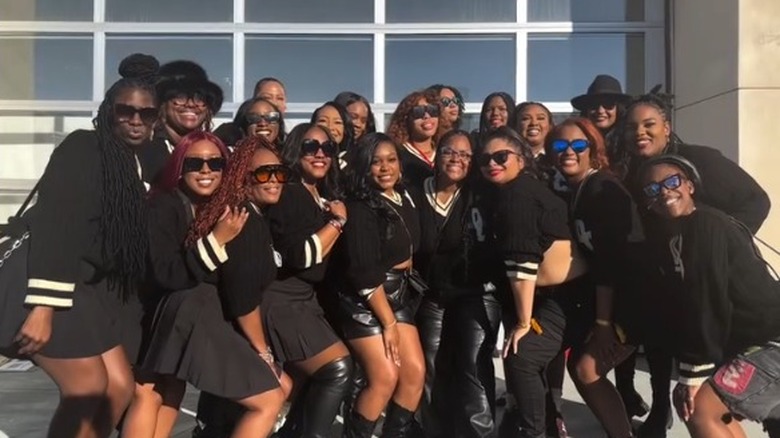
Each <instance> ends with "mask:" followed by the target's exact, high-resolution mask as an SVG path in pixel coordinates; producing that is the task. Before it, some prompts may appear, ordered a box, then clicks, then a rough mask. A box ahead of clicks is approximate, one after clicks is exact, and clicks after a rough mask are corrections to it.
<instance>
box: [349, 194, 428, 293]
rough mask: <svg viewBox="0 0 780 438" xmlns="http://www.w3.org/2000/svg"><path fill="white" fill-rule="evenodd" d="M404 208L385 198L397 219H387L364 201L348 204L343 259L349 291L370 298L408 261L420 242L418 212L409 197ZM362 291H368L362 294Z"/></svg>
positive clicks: (403, 201) (403, 200)
mask: <svg viewBox="0 0 780 438" xmlns="http://www.w3.org/2000/svg"><path fill="white" fill-rule="evenodd" d="M401 199H402V205H397V204H395V203H393V202H392V201H390V200H386V199H385V198H382V200H383V202H386V203H387V205H389V206H390V207H391V208H392V209H393V211H394V212H395V213H397V214H398V216H395V217H393V218H390V219H389V220H388V219H387V218H384V217H382V216H381V215H380V213H379V212H378V211H376V210H375V209H372V208H371V207H369V206H368V204H367V203H366V202H364V201H348V202H347V211H348V212H349V221H347V224H346V226H345V227H344V236H343V237H342V239H344V242H343V245H342V247H341V248H342V251H343V253H342V257H343V259H344V260H345V266H346V276H347V280H348V282H349V284H350V289H352V290H354V291H355V292H357V293H359V294H361V295H367V294H368V293H369V292H370V291H373V290H374V289H376V288H377V287H379V286H380V285H381V284H382V283H384V281H385V274H386V273H387V271H389V270H390V269H391V268H392V267H393V266H396V265H398V264H399V263H401V262H403V261H405V260H408V259H409V258H410V257H411V256H412V252H413V251H414V248H416V247H417V246H418V245H419V242H420V225H419V218H418V217H417V209H416V206H415V204H414V201H412V198H411V196H409V194H408V193H404V195H402V196H401ZM361 291H366V292H363V293H361Z"/></svg>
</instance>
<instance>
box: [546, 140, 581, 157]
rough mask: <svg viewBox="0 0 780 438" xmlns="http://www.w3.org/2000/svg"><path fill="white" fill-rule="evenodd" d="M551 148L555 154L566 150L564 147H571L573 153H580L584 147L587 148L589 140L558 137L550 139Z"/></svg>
mask: <svg viewBox="0 0 780 438" xmlns="http://www.w3.org/2000/svg"><path fill="white" fill-rule="evenodd" d="M551 145H552V150H553V152H555V153H556V154H562V153H564V152H566V149H569V148H571V149H572V150H573V151H574V152H575V153H577V154H581V153H582V152H583V151H585V149H587V148H588V147H589V146H590V142H588V140H584V139H581V138H580V139H577V140H572V141H568V140H564V139H562V138H558V139H555V140H553V141H552V143H551Z"/></svg>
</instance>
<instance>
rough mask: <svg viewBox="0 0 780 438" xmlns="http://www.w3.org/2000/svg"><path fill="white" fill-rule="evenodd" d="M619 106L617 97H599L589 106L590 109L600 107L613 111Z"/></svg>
mask: <svg viewBox="0 0 780 438" xmlns="http://www.w3.org/2000/svg"><path fill="white" fill-rule="evenodd" d="M616 106H617V101H616V100H615V99H597V100H594V101H593V102H591V104H590V105H589V106H588V109H594V110H595V109H599V107H602V108H604V109H605V110H607V111H612V110H613V109H615V107H616Z"/></svg>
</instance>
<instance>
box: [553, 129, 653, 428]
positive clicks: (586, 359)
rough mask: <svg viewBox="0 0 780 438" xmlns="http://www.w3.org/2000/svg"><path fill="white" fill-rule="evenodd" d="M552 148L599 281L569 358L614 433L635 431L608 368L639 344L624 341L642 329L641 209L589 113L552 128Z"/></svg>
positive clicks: (575, 228)
mask: <svg viewBox="0 0 780 438" xmlns="http://www.w3.org/2000/svg"><path fill="white" fill-rule="evenodd" d="M546 148H547V154H548V156H549V157H551V158H552V160H553V162H554V163H555V166H556V167H557V168H558V170H559V171H560V172H561V174H563V175H564V176H565V178H566V180H567V182H568V184H569V187H570V189H571V194H572V197H571V200H570V203H569V215H570V217H571V220H570V223H571V227H572V234H573V235H574V236H575V237H576V239H577V240H576V241H577V244H578V246H579V248H580V251H581V252H582V254H583V256H584V257H585V259H586V260H587V261H588V265H589V267H590V271H591V276H592V278H593V281H594V283H595V285H596V294H595V318H594V323H593V325H592V329H591V330H590V333H591V334H590V339H589V340H588V341H587V342H586V343H585V345H584V346H582V348H578V349H575V350H574V351H573V354H572V356H571V357H570V358H569V369H570V371H571V376H572V379H573V380H574V383H575V385H576V386H577V389H578V391H579V392H580V394H581V395H582V398H583V399H584V400H585V402H586V403H587V405H588V407H590V408H591V410H592V411H593V412H594V413H595V414H596V417H597V418H598V419H599V421H600V422H601V424H602V426H603V427H604V429H605V430H606V431H607V433H608V434H609V436H610V437H624V438H625V437H629V436H631V433H632V432H631V424H630V423H629V421H628V416H627V414H626V411H625V407H624V405H623V401H622V399H621V397H620V395H619V393H618V392H617V390H616V389H615V387H614V386H613V385H612V383H611V382H610V381H609V380H607V379H606V373H607V372H609V371H610V370H611V369H612V368H614V367H615V366H616V365H617V364H619V363H621V362H622V361H623V360H625V359H626V357H628V356H630V355H631V354H632V353H633V351H634V350H635V348H634V346H633V345H629V344H626V339H625V333H626V331H627V332H628V334H636V327H634V324H633V321H635V320H636V312H635V311H634V309H632V307H631V305H633V304H634V303H635V302H636V295H635V294H636V287H637V285H638V284H639V282H641V281H642V280H639V281H638V280H637V279H638V278H641V277H640V276H641V274H642V272H639V271H638V270H637V269H636V266H638V265H639V263H638V260H637V255H638V251H639V245H641V244H642V243H643V241H644V235H643V231H642V227H641V221H640V219H639V213H638V212H637V208H636V205H635V204H634V202H633V201H632V199H631V195H630V194H629V192H628V190H626V189H625V188H624V187H623V186H622V184H621V183H620V182H619V180H618V179H617V178H616V177H615V176H613V175H612V174H611V173H610V171H609V162H608V159H607V150H606V146H605V144H604V139H603V138H602V137H601V134H600V133H599V131H598V129H597V128H596V127H595V126H594V125H593V123H591V122H590V120H588V119H585V118H571V119H567V120H566V121H564V122H563V123H561V124H560V125H558V126H556V127H555V128H553V130H552V131H551V132H550V135H549V137H548V139H547V141H546ZM631 329H633V330H631ZM621 336H623V339H620V337H621Z"/></svg>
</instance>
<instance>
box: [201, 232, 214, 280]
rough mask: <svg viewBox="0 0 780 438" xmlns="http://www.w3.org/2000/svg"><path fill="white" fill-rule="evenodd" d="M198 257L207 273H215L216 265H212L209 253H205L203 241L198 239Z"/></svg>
mask: <svg viewBox="0 0 780 438" xmlns="http://www.w3.org/2000/svg"><path fill="white" fill-rule="evenodd" d="M197 245H198V255H199V256H200V259H201V260H202V261H203V264H204V265H206V267H207V268H208V270H209V271H212V272H213V271H216V270H217V265H215V264H214V261H212V260H211V257H210V256H209V252H208V251H206V245H205V244H204V243H203V239H198V244H197Z"/></svg>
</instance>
